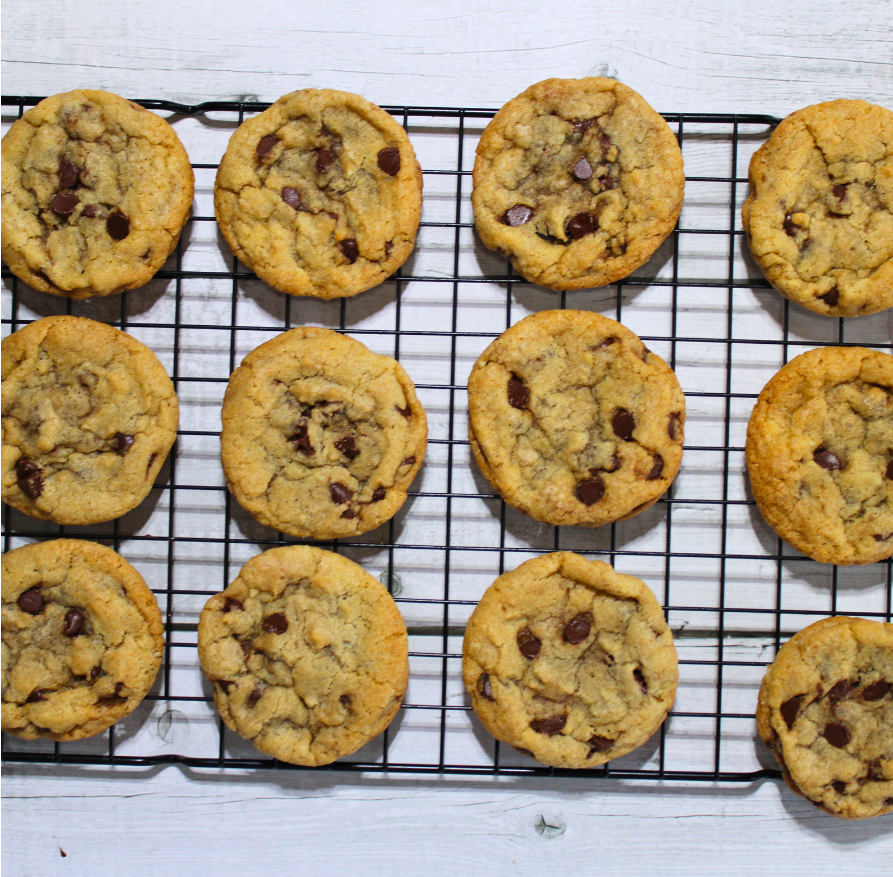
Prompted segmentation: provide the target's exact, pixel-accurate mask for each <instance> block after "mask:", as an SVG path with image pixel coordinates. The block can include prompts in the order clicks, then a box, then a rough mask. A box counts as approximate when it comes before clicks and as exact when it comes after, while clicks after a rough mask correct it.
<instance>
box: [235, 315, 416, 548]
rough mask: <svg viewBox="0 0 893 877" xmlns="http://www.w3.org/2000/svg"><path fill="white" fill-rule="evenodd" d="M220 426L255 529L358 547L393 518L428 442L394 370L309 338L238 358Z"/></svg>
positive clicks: (346, 343)
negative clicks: (344, 540) (363, 536)
mask: <svg viewBox="0 0 893 877" xmlns="http://www.w3.org/2000/svg"><path fill="white" fill-rule="evenodd" d="M222 417H223V430H222V432H221V436H220V440H221V455H222V459H223V469H224V473H225V475H226V480H227V484H228V485H229V488H230V490H231V491H232V492H233V494H234V495H235V497H236V499H238V501H239V503H240V504H241V505H242V506H243V507H244V508H245V509H246V510H247V511H249V512H250V513H251V514H252V515H253V516H254V517H255V518H256V519H257V520H258V521H260V522H261V523H262V524H265V525H267V526H269V527H274V528H276V529H277V530H281V531H282V532H284V533H289V534H291V535H293V536H299V537H302V538H312V539H333V538H337V537H340V536H354V535H358V534H360V533H366V532H368V531H369V530H372V529H374V528H375V527H377V526H378V525H379V524H382V523H384V522H385V521H387V520H389V519H390V518H392V517H393V516H394V515H395V514H396V512H397V511H398V510H399V509H400V507H401V506H402V505H403V503H404V502H405V501H406V491H407V489H408V488H409V485H410V484H411V483H412V480H413V478H415V475H416V473H417V472H418V470H419V468H420V467H421V465H422V462H423V460H424V457H425V447H426V443H427V438H428V426H427V420H426V417H425V411H424V409H423V408H422V405H421V403H420V402H419V400H418V397H417V396H416V393H415V387H414V386H413V383H412V381H411V380H410V378H409V376H408V375H407V374H406V372H405V371H404V370H403V368H402V367H401V366H400V364H399V363H398V362H397V361H396V360H394V359H391V358H390V357H389V356H383V355H381V354H377V353H373V352H372V351H371V350H369V348H367V347H366V346H365V345H364V344H362V343H360V342H359V341H356V340H355V339H353V338H350V337H349V336H347V335H341V334H340V333H338V332H334V331H332V330H331V329H319V328H314V327H310V326H307V327H301V328H297V329H291V330H289V331H287V332H283V333H282V334H281V335H278V336H276V337H275V338H273V339H271V340H270V341H267V342H265V343H264V344H262V345H260V346H259V347H257V348H256V349H255V350H253V351H252V352H251V353H249V354H248V356H246V357H245V359H244V360H243V361H242V364H241V365H240V366H239V368H237V369H236V370H235V371H234V372H233V374H232V377H231V378H230V381H229V385H228V386H227V389H226V395H225V398H224V402H223V412H222Z"/></svg>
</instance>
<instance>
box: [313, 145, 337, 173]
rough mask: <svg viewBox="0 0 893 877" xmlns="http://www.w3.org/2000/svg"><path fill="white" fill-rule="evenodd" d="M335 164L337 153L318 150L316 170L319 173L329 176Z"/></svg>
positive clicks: (328, 150)
mask: <svg viewBox="0 0 893 877" xmlns="http://www.w3.org/2000/svg"><path fill="white" fill-rule="evenodd" d="M333 164H335V153H334V152H332V150H331V149H317V150H316V170H317V172H318V173H321V174H327V173H328V172H329V171H330V170H331V169H332V165H333Z"/></svg>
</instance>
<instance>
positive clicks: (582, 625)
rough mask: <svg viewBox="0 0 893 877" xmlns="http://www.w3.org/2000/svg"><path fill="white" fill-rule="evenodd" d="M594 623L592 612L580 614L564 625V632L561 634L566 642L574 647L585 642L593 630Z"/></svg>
mask: <svg viewBox="0 0 893 877" xmlns="http://www.w3.org/2000/svg"><path fill="white" fill-rule="evenodd" d="M593 621H594V619H593V617H592V613H591V612H580V613H579V614H578V615H575V616H574V617H573V618H572V619H571V620H570V621H568V623H567V624H565V625H564V630H563V631H562V634H561V635H562V637H563V638H564V641H565V642H566V643H570V644H571V645H572V646H575V645H577V644H578V643H581V642H583V640H585V639H586V638H587V637H588V636H589V632H590V631H591V630H592V623H593Z"/></svg>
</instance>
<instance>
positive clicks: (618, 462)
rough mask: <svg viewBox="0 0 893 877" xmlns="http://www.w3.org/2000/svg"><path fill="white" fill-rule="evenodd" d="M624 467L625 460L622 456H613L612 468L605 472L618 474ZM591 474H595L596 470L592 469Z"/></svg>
mask: <svg viewBox="0 0 893 877" xmlns="http://www.w3.org/2000/svg"><path fill="white" fill-rule="evenodd" d="M622 465H623V458H622V457H621V456H620V454H613V455H612V457H611V468H610V469H605V470H604V471H605V472H616V471H617V470H618V469H619V468H620V467H621V466H622ZM589 471H590V472H595V470H593V469H590V470H589Z"/></svg>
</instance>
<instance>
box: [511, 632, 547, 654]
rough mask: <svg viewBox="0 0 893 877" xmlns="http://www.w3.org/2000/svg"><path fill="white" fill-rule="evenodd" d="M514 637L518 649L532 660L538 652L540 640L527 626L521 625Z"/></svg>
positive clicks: (540, 645) (540, 644)
mask: <svg viewBox="0 0 893 877" xmlns="http://www.w3.org/2000/svg"><path fill="white" fill-rule="evenodd" d="M516 639H517V641H518V649H519V651H520V652H521V654H522V655H524V657H525V658H530V660H531V661H532V660H533V659H534V658H535V657H536V656H537V655H538V654H539V653H540V648H541V647H542V644H543V643H542V640H541V639H540V638H539V637H538V636H537V635H536V634H535V633H534V632H533V631H532V630H531V629H530V628H529V627H522V628H521V630H519V631H518V635H517V637H516Z"/></svg>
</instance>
